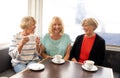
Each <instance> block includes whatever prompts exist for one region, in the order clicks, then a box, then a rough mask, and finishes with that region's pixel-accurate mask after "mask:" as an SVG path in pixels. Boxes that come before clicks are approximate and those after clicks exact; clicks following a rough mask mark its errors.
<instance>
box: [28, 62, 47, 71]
mask: <svg viewBox="0 0 120 78" xmlns="http://www.w3.org/2000/svg"><path fill="white" fill-rule="evenodd" d="M27 67H28V69H31V70H42V69H44V68H45V66H44V65H43V64H40V63H32V64H30V65H28V66H27Z"/></svg>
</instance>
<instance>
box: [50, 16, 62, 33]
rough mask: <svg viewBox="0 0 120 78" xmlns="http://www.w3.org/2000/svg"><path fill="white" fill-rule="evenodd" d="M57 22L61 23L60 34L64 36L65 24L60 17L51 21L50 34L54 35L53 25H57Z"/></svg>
mask: <svg viewBox="0 0 120 78" xmlns="http://www.w3.org/2000/svg"><path fill="white" fill-rule="evenodd" d="M56 21H59V23H60V24H61V26H62V30H61V32H60V34H63V33H64V25H63V22H62V20H61V18H60V17H58V16H54V17H53V18H52V21H51V23H50V25H49V29H48V31H49V34H51V33H53V31H52V28H53V25H54V23H55V22H56Z"/></svg>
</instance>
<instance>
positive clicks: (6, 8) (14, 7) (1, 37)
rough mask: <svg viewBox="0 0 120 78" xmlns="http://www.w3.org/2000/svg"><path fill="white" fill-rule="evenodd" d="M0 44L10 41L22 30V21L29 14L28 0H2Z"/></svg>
mask: <svg viewBox="0 0 120 78" xmlns="http://www.w3.org/2000/svg"><path fill="white" fill-rule="evenodd" d="M0 10H1V11H0V21H1V22H0V27H1V28H0V44H1V43H7V42H10V40H11V37H12V35H13V34H15V33H16V32H19V31H20V27H19V24H20V21H21V19H22V18H23V17H24V16H26V15H27V14H28V0H0Z"/></svg>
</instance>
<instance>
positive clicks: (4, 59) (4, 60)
mask: <svg viewBox="0 0 120 78" xmlns="http://www.w3.org/2000/svg"><path fill="white" fill-rule="evenodd" d="M8 50H9V48H8V47H6V48H3V49H0V73H1V72H3V71H6V70H7V69H9V68H12V64H11V57H10V56H9V54H8Z"/></svg>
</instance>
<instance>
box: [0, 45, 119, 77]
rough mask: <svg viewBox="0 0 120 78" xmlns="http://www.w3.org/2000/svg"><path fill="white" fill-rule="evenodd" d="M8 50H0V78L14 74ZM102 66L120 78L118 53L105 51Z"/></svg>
mask: <svg viewBox="0 0 120 78" xmlns="http://www.w3.org/2000/svg"><path fill="white" fill-rule="evenodd" d="M8 50H9V48H8V47H4V48H2V49H1V48H0V77H3V76H4V77H10V76H12V75H14V74H15V72H14V70H13V68H12V66H11V57H10V56H9V55H8ZM104 66H105V67H109V68H112V69H113V72H114V78H120V51H112V50H106V53H105V60H104Z"/></svg>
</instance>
